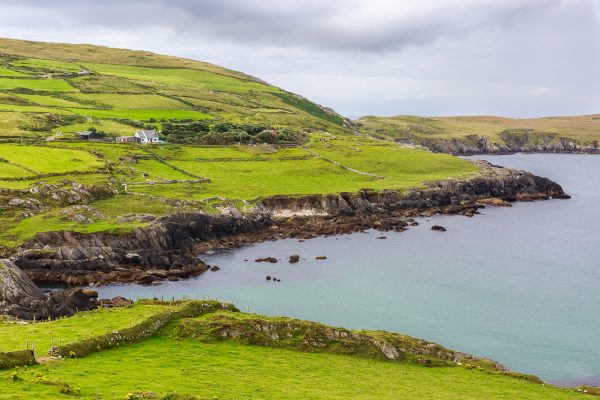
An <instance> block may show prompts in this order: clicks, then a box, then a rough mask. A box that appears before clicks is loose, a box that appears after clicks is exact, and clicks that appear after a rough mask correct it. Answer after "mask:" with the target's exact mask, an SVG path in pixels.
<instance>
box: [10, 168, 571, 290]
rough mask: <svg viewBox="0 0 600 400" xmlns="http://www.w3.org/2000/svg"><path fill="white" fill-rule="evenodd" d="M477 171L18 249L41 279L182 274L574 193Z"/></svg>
mask: <svg viewBox="0 0 600 400" xmlns="http://www.w3.org/2000/svg"><path fill="white" fill-rule="evenodd" d="M476 163H477V165H478V167H479V168H480V173H479V174H477V175H474V176H471V177H468V178H464V179H450V180H445V181H439V182H431V183H427V184H426V185H425V187H423V188H413V189H410V190H408V191H397V190H384V191H380V192H378V191H371V190H362V191H360V192H358V193H339V194H331V195H310V196H300V197H289V196H275V197H271V198H267V199H263V200H262V201H260V202H259V203H258V204H257V205H256V207H255V208H254V211H253V212H251V213H246V214H242V213H240V212H238V211H237V210H231V209H228V211H227V212H226V213H224V214H221V215H208V214H205V213H200V212H198V213H186V214H176V215H171V216H167V217H163V218H159V219H157V220H155V221H154V222H152V223H151V224H150V225H148V226H146V227H142V228H137V229H135V230H133V231H131V232H129V233H122V234H113V233H94V234H83V233H74V232H67V231H62V232H48V233H39V234H37V235H36V236H35V238H34V239H32V240H30V241H29V242H27V243H26V244H25V245H23V246H22V247H21V248H19V249H18V250H17V251H15V252H14V254H12V257H11V260H12V261H14V263H15V264H16V265H18V266H19V267H20V268H21V269H22V270H23V271H25V272H26V273H27V275H28V276H29V277H31V279H33V281H34V282H37V283H61V284H68V285H88V284H107V283H112V282H138V283H142V284H148V283H152V282H154V281H160V280H166V279H168V280H178V279H185V278H188V277H191V276H195V275H199V274H201V273H203V272H205V271H207V270H209V269H210V266H209V265H207V264H205V263H204V262H202V261H201V259H200V258H199V257H201V256H202V254H203V253H205V252H207V251H210V250H215V249H222V248H232V247H236V246H241V245H245V244H250V243H256V242H260V241H265V240H273V239H279V238H288V237H295V238H303V239H304V238H311V237H316V236H319V235H333V234H342V233H350V232H357V231H362V230H366V229H372V228H373V229H378V230H380V231H390V230H394V231H402V230H405V229H407V228H408V226H410V225H412V224H414V223H415V222H414V220H413V219H412V218H414V217H417V216H429V215H433V214H444V213H445V214H463V215H468V216H472V215H475V214H476V213H477V210H478V208H481V207H484V205H483V203H486V204H505V203H506V202H512V201H533V200H542V199H549V198H567V197H568V196H567V195H566V194H565V193H564V191H563V189H562V188H561V187H560V185H558V184H557V183H555V182H553V181H551V180H549V179H547V178H541V177H538V176H535V175H533V174H531V173H528V172H524V171H517V170H513V169H509V168H502V167H496V166H493V165H491V164H489V163H486V162H476Z"/></svg>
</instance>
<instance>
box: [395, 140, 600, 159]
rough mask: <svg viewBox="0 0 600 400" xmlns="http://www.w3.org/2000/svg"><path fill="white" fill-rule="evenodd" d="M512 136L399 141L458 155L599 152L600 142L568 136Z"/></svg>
mask: <svg viewBox="0 0 600 400" xmlns="http://www.w3.org/2000/svg"><path fill="white" fill-rule="evenodd" d="M512 139H513V140H508V139H505V140H504V141H503V143H497V142H494V141H491V140H489V139H488V138H487V137H486V136H472V137H466V138H456V139H442V138H428V139H423V138H419V139H414V140H408V139H401V140H399V142H408V143H411V144H416V145H420V146H423V147H425V148H427V149H429V150H431V151H433V152H435V153H447V154H452V155H455V156H469V155H478V154H479V155H480V154H493V155H504V154H515V153H550V154H563V153H564V154H600V147H599V144H598V143H597V142H594V143H587V144H586V143H580V142H579V141H576V140H574V139H569V138H559V139H556V138H551V140H540V138H536V140H533V139H531V138H529V137H528V136H527V135H523V137H521V138H518V139H516V138H512Z"/></svg>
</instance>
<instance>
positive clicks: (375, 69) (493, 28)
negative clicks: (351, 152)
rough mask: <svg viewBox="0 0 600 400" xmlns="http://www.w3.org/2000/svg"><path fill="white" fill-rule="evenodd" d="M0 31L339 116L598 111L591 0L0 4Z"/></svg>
mask: <svg viewBox="0 0 600 400" xmlns="http://www.w3.org/2000/svg"><path fill="white" fill-rule="evenodd" d="M0 36H2V37H12V38H22V39H31V40H42V41H60V42H70V43H92V44H102V45H107V46H114V47H125V48H133V49H143V50H150V51H155V52H158V53H164V54H172V55H178V56H184V57H189V58H194V59H198V60H203V61H208V62H212V63H215V64H219V65H223V66H226V67H229V68H232V69H236V70H240V71H243V72H246V73H249V74H251V75H255V76H257V77H260V78H262V79H264V80H266V81H268V82H270V83H272V84H274V85H277V86H279V87H282V88H284V89H287V90H290V91H293V92H297V93H299V94H302V95H304V96H306V97H308V98H310V99H312V100H314V101H317V102H319V103H321V104H324V105H327V106H330V107H333V108H334V109H336V110H337V111H338V112H340V113H342V114H345V115H347V116H361V115H397V114H416V115H476V114H477V115H479V114H487V115H505V116H514V117H530V116H547V115H568V114H591V113H600V0H395V1H394V0H289V1H286V0H280V1H271V0H168V1H167V0H162V1H161V0H156V1H154V0H133V1H128V0H119V1H116V0H101V1H98V0H94V1H87V0H78V1H68V0H18V1H15V0H10V1H7V0H0Z"/></svg>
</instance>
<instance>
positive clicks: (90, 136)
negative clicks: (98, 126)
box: [77, 131, 100, 140]
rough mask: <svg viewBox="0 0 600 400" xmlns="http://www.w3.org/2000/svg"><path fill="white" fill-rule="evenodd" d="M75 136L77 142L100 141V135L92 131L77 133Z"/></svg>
mask: <svg viewBox="0 0 600 400" xmlns="http://www.w3.org/2000/svg"><path fill="white" fill-rule="evenodd" d="M77 136H79V140H91V139H100V135H98V134H97V133H96V132H94V131H85V132H77Z"/></svg>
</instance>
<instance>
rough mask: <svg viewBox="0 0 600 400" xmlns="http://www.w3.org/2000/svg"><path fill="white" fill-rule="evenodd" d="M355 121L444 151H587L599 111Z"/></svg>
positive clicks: (375, 132) (596, 134)
mask: <svg viewBox="0 0 600 400" xmlns="http://www.w3.org/2000/svg"><path fill="white" fill-rule="evenodd" d="M355 122H356V124H358V125H359V126H360V130H361V131H362V132H364V133H365V134H369V135H372V136H375V137H382V138H387V139H392V140H398V141H403V142H412V143H415V144H422V145H425V146H427V147H429V148H432V149H435V150H440V151H445V152H449V153H453V152H458V153H460V152H461V150H464V149H466V150H468V151H470V152H477V151H484V152H494V151H546V152H570V151H589V152H591V151H596V150H597V149H598V147H599V144H598V142H599V141H600V114H594V115H581V116H566V117H547V118H531V119H514V118H502V117H493V116H465V117H429V118H425V117H416V116H410V115H400V116H396V117H373V116H368V117H363V118H360V119H359V120H357V121H355ZM482 139H485V140H482ZM452 144H454V146H452ZM484 146H487V147H488V148H484ZM494 147H495V149H494Z"/></svg>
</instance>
